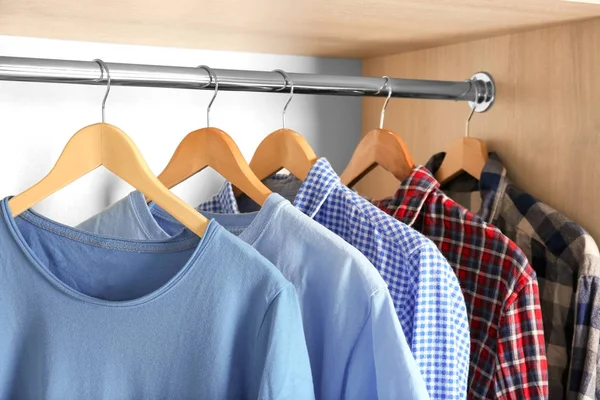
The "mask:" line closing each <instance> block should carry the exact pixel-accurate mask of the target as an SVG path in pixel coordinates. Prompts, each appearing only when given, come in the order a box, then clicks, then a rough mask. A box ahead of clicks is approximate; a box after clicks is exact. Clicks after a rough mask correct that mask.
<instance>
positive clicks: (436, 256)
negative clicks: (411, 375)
mask: <svg viewBox="0 0 600 400" xmlns="http://www.w3.org/2000/svg"><path fill="white" fill-rule="evenodd" d="M294 181H296V184H297V185H298V186H299V189H298V192H297V195H296V197H295V200H294V205H295V206H296V207H297V208H298V209H299V210H301V211H302V212H304V213H305V214H306V215H308V216H310V217H311V218H313V219H314V220H316V221H317V222H319V223H320V224H322V225H324V226H325V227H327V228H328V229H329V230H331V231H333V232H335V233H336V234H337V235H339V236H340V237H342V238H343V239H345V240H346V241H347V242H349V243H350V244H352V245H353V246H354V247H356V248H357V249H358V250H360V251H361V252H362V253H363V254H364V255H365V256H366V257H367V258H368V259H369V260H370V261H371V263H372V264H373V265H375V267H377V269H378V270H379V272H380V273H381V276H382V277H383V278H384V280H385V281H386V282H387V284H388V287H389V290H390V293H391V295H392V298H393V300H394V305H395V308H396V313H397V314H398V318H399V320H400V323H401V324H402V328H403V331H404V334H405V336H406V340H407V342H408V344H409V346H410V347H411V350H412V353H413V356H414V358H415V360H416V361H417V364H418V366H419V369H420V371H421V374H422V375H423V378H424V379H425V383H426V385H427V390H428V392H429V396H430V397H431V399H465V398H466V395H467V375H468V371H469V351H470V337H469V325H468V319H467V310H466V306H465V300H464V297H463V294H462V291H461V289H460V286H459V283H458V280H457V278H456V275H455V274H454V271H453V270H452V268H451V267H450V265H449V264H448V262H447V261H446V259H445V258H444V256H443V255H442V254H441V253H440V251H439V250H438V248H437V246H436V245H435V244H433V242H431V241H430V240H429V239H427V238H426V237H425V236H423V235H422V234H420V233H419V232H417V231H416V230H414V229H412V228H409V227H408V226H407V225H405V224H403V223H402V222H400V221H398V220H396V219H394V218H392V217H390V216H389V215H387V214H386V213H384V212H383V211H381V210H379V209H377V207H375V206H373V205H372V204H371V203H370V202H368V201H367V200H365V199H363V198H362V197H361V196H360V195H358V194H357V193H355V192H354V191H352V190H351V189H348V188H347V187H346V186H344V185H343V184H342V183H341V182H340V180H339V177H338V176H337V174H336V173H335V171H334V170H333V168H332V167H331V165H330V164H329V162H328V161H327V160H326V159H324V158H321V159H319V160H318V161H317V162H316V163H315V165H314V166H313V167H312V169H311V170H310V172H309V174H308V176H307V178H306V180H305V181H304V182H302V183H301V184H298V183H299V182H298V181H297V180H296V179H295V178H294V177H292V176H289V175H283V176H282V175H275V176H273V177H271V178H269V179H267V181H266V182H265V183H266V184H267V186H269V187H276V188H277V187H279V188H285V186H286V184H287V183H289V184H290V185H291V186H293V185H294ZM290 185H288V186H290ZM284 197H285V194H284ZM199 209H200V210H202V211H208V212H216V213H239V212H240V210H239V208H238V202H237V200H236V198H235V196H234V194H233V190H232V187H231V184H229V183H226V184H225V187H224V188H223V189H222V190H221V191H220V192H219V193H218V194H216V195H215V196H213V197H212V198H211V199H210V200H208V201H207V202H206V203H204V204H202V205H201V206H200V207H199ZM244 211H245V210H244Z"/></svg>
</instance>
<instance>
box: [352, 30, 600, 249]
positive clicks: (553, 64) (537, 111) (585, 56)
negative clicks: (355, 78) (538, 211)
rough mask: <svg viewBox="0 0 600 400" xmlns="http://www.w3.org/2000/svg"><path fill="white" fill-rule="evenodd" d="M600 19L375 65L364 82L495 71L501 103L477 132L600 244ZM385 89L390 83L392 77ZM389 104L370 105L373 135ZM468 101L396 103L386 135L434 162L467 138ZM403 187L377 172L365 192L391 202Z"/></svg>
mask: <svg viewBox="0 0 600 400" xmlns="http://www.w3.org/2000/svg"><path fill="white" fill-rule="evenodd" d="M599 66H600V19H595V20H590V21H585V22H578V23H572V24H568V25H562V26H558V27H553V28H547V29H540V30H535V31H528V32H523V33H517V34H511V35H506V36H499V37H494V38H489V39H483V40H477V41H472V42H465V43H460V44H456V45H450V46H444V47H438V48H432V49H427V50H420V51H415V52H410V53H404V54H398V55H393V56H387V57H378V58H372V59H367V60H365V62H364V66H363V73H364V75H370V76H377V75H389V76H394V77H402V78H423V79H445V80H459V79H463V78H464V79H467V78H469V77H470V76H471V75H472V74H473V73H475V72H478V71H482V70H485V71H488V72H490V73H491V74H492V75H493V76H494V79H495V81H496V84H497V98H496V103H495V104H494V106H493V107H492V108H491V109H490V110H489V111H488V112H487V113H483V114H475V115H474V116H473V119H472V120H471V127H470V133H471V136H473V137H478V138H481V139H484V140H485V142H486V143H487V145H488V148H489V150H490V151H496V152H498V153H499V155H500V157H501V159H502V161H503V162H504V164H505V166H506V167H507V169H508V173H509V176H510V177H511V178H512V179H513V181H515V182H516V184H518V185H519V186H520V187H522V188H523V189H524V190H526V191H527V192H529V193H531V194H532V195H534V196H536V197H537V198H539V199H540V200H542V201H543V202H545V203H547V204H549V205H551V206H552V207H554V208H556V209H557V210H559V211H561V212H562V213H564V214H565V215H567V216H568V217H570V218H571V219H573V220H575V221H576V222H578V223H579V224H581V225H582V226H583V227H585V228H586V229H587V230H588V231H590V233H591V234H592V235H593V236H594V237H595V238H596V239H597V240H600V69H599V68H600V67H599ZM382 83H383V80H382ZM382 103H383V100H382V99H373V98H367V99H364V106H363V131H364V132H368V131H369V130H370V129H372V128H374V127H376V126H377V124H378V121H379V113H380V109H381V105H382ZM468 113H469V108H468V106H467V104H465V103H463V102H460V103H453V102H448V101H432V100H404V99H392V100H391V101H390V104H389V106H388V108H387V111H386V119H385V128H387V129H391V130H393V131H394V132H396V133H398V134H400V135H401V136H402V138H403V139H404V141H405V142H406V144H407V146H408V148H409V150H410V152H411V154H412V155H413V157H414V160H415V162H416V163H418V164H422V163H425V162H426V161H427V159H428V158H429V157H430V156H431V155H432V154H434V153H436V152H439V151H444V150H445V149H447V148H448V146H449V145H450V143H451V141H453V140H456V139H457V138H460V137H461V136H462V135H463V134H464V126H465V120H466V118H467V115H468ZM397 185H398V182H397V181H396V180H395V179H394V178H393V177H392V176H390V175H389V174H388V173H387V172H385V171H382V170H380V169H379V168H377V169H375V170H374V171H373V172H372V173H371V174H369V176H367V177H365V178H364V179H363V180H362V181H361V182H359V183H358V185H357V186H356V189H357V190H358V191H359V192H360V193H362V194H364V195H367V196H372V197H376V198H381V197H385V196H389V195H391V194H393V193H394V190H395V189H396V187H397Z"/></svg>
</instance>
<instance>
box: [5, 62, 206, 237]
mask: <svg viewBox="0 0 600 400" xmlns="http://www.w3.org/2000/svg"><path fill="white" fill-rule="evenodd" d="M95 61H96V62H98V64H99V65H100V67H101V68H102V72H103V73H104V70H106V72H107V76H108V78H107V79H108V80H107V82H108V85H107V90H106V94H105V96H104V100H103V101H102V123H99V124H94V125H90V126H87V127H85V128H83V129H81V130H80V131H78V132H77V133H75V135H73V137H72V138H71V139H70V140H69V142H68V143H67V145H66V146H65V148H64V150H63V152H62V154H61V155H60V157H59V159H58V161H57V162H56V164H55V165H54V167H53V168H52V170H51V171H50V172H49V173H48V175H46V176H45V177H44V178H43V179H42V180H41V181H39V182H38V183H36V184H35V185H33V186H32V187H30V188H29V189H27V190H25V191H24V192H22V193H21V194H19V195H17V196H15V197H13V198H11V199H10V200H9V201H8V206H9V208H10V211H11V213H12V215H13V216H15V217H16V216H17V215H19V214H21V213H23V212H24V211H25V210H27V209H29V208H31V207H33V206H34V205H35V204H37V203H39V202H40V201H41V200H43V199H45V198H46V197H48V196H50V195H51V194H53V193H54V192H56V191H58V190H60V189H61V188H63V187H65V186H66V185H68V184H70V183H72V182H74V181H76V180H77V179H79V178H81V177H82V176H84V175H86V174H87V173H89V172H91V171H93V170H95V169H96V168H98V167H100V166H104V167H105V168H106V169H108V170H109V171H111V172H113V173H114V174H115V175H117V176H118V177H120V178H121V179H123V180H124V181H126V182H127V183H129V184H130V185H131V186H133V187H134V188H136V189H137V190H139V191H140V192H142V193H143V194H144V195H146V196H147V197H148V198H150V199H152V200H153V201H154V202H156V204H158V205H160V206H161V207H162V208H164V209H165V210H166V211H167V212H168V213H169V214H171V215H172V216H173V217H175V218H176V219H177V220H178V221H179V222H181V223H182V224H183V225H185V226H186V227H187V228H188V229H190V230H191V231H193V232H194V233H196V234H197V235H198V236H202V235H203V234H204V232H205V231H206V228H207V226H208V219H206V218H205V217H204V216H203V215H202V214H200V213H198V212H197V211H196V210H194V209H193V208H192V207H190V206H189V205H187V204H186V203H185V202H184V201H183V200H181V199H180V198H178V197H176V196H175V195H174V194H173V193H171V192H170V191H169V190H167V188H165V187H164V186H163V185H162V184H161V183H160V181H159V180H158V179H157V178H156V177H155V176H154V175H153V174H152V172H151V171H150V168H149V167H148V164H146V162H145V161H144V158H143V157H142V155H141V153H140V151H139V150H138V148H137V147H136V145H135V144H134V143H133V141H132V140H131V139H130V138H129V137H128V136H127V135H126V134H125V133H124V132H123V131H121V130H120V129H119V128H117V127H115V126H112V125H109V124H106V123H104V107H105V104H106V98H107V97H108V93H109V91H110V73H109V71H108V67H107V66H106V64H104V62H102V61H101V60H95Z"/></svg>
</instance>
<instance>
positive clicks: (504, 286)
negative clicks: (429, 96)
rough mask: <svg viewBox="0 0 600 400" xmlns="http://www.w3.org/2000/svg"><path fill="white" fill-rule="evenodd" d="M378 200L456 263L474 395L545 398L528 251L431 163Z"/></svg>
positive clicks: (541, 339)
mask: <svg viewBox="0 0 600 400" xmlns="http://www.w3.org/2000/svg"><path fill="white" fill-rule="evenodd" d="M374 203H375V205H377V206H378V207H380V208H381V209H382V210H384V211H385V212H387V213H388V214H390V215H392V216H394V217H395V218H397V219H399V220H400V221H402V222H404V223H406V224H407V225H409V226H412V227H413V228H415V229H416V230H418V231H419V232H421V233H423V234H425V235H426V236H427V237H429V238H430V239H431V240H432V241H433V242H434V243H435V244H436V245H437V246H438V248H439V249H440V250H441V252H442V254H443V255H444V256H445V257H446V258H447V259H448V261H449V263H450V265H451V266H452V267H453V268H454V271H455V273H456V275H457V277H458V280H459V283H460V286H461V288H462V291H463V294H464V296H465V301H466V304H467V313H468V314H469V323H470V329H471V357H470V358H471V361H470V366H469V398H470V399H506V400H508V399H510V400H522V399H546V398H547V395H548V380H547V364H546V354H545V346H544V333H543V330H542V329H543V328H542V315H541V310H540V303H539V289H538V283H537V279H536V276H535V272H534V271H533V269H532V268H531V266H530V265H529V262H528V261H527V258H526V257H525V255H524V254H523V253H522V252H521V250H519V248H518V247H517V246H516V245H515V244H514V243H513V242H512V241H510V240H509V239H508V238H507V237H506V236H504V235H503V234H502V233H501V232H500V231H499V230H498V229H496V228H494V227H492V226H491V225H488V224H486V223H485V222H484V221H483V220H482V219H481V218H480V217H478V216H477V215H475V214H473V213H471V212H469V211H468V210H466V209H465V208H464V207H462V206H460V205H458V204H457V203H456V202H454V201H453V200H452V199H450V198H448V197H447V196H446V195H445V194H444V193H443V192H442V191H440V190H439V183H438V182H437V181H436V180H435V179H434V178H433V176H432V175H431V174H430V172H429V171H428V170H427V169H426V168H424V167H417V168H415V169H414V170H413V172H412V173H411V175H410V176H409V177H408V178H406V179H405V180H404V181H403V182H402V183H401V184H400V188H399V189H398V191H397V192H396V194H395V196H394V197H392V198H390V199H386V200H381V201H376V202H374Z"/></svg>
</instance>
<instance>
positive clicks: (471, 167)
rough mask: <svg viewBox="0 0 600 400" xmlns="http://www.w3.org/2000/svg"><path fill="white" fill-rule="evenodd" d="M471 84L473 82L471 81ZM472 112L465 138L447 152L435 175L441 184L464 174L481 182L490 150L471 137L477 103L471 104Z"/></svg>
mask: <svg viewBox="0 0 600 400" xmlns="http://www.w3.org/2000/svg"><path fill="white" fill-rule="evenodd" d="M469 82H471V84H473V81H472V80H470V81H469ZM475 91H476V98H477V99H478V98H479V91H478V88H477V85H476V84H475ZM470 106H471V112H470V113H469V117H468V118H467V122H466V124H465V136H464V137H463V138H461V139H460V140H457V141H455V142H454V143H453V144H452V146H450V148H449V149H448V151H447V152H446V157H444V161H442V165H440V168H439V169H438V171H437V172H436V174H435V179H437V181H438V182H440V184H442V185H443V184H444V183H446V182H449V181H451V180H452V179H454V178H455V177H456V176H457V175H459V174H460V173H462V172H466V173H467V174H469V175H471V176H472V177H474V178H475V179H477V180H479V179H480V177H481V172H482V171H483V168H484V167H485V164H486V163H487V161H488V150H487V146H486V145H485V143H484V142H483V141H482V140H480V139H476V138H472V137H469V123H470V122H471V118H472V117H473V113H474V112H475V108H476V106H477V104H476V103H473V104H470Z"/></svg>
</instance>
